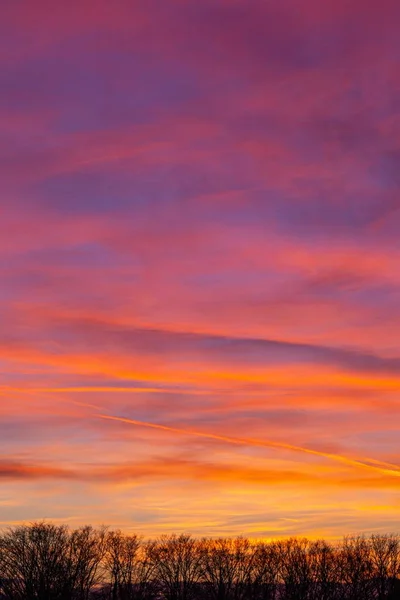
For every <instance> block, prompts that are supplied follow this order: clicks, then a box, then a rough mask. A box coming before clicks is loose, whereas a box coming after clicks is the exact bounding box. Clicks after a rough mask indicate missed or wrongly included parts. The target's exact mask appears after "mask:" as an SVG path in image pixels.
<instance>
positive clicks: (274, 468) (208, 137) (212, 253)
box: [0, 0, 400, 538]
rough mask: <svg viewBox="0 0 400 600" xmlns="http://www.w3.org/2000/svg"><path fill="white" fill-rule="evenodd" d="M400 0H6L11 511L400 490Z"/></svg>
mask: <svg viewBox="0 0 400 600" xmlns="http://www.w3.org/2000/svg"><path fill="white" fill-rule="evenodd" d="M399 19H400V3H399V2H398V0H393V1H391V0H380V1H379V2H378V1H377V0H371V1H369V2H368V1H366V0H325V1H324V0H138V1H135V0H129V1H128V0H126V1H122V0H115V1H109V0H93V1H89V0H79V1H78V0H68V2H67V1H64V0H58V1H56V2H50V0H48V1H44V0H2V2H1V3H0V39H1V42H0V45H1V52H0V130H1V136H0V154H1V159H0V186H1V187H0V192H1V196H0V527H2V526H6V525H10V524H16V523H20V522H29V521H33V520H38V519H49V520H52V521H55V522H63V523H68V524H70V525H71V526H73V527H75V526H78V525H80V524H82V523H92V524H94V525H98V524H101V523H105V524H107V525H110V526H111V527H120V528H122V529H124V530H126V531H134V532H137V533H140V534H143V535H145V536H154V535H159V534H161V533H165V532H178V533H179V532H182V531H185V532H191V533H193V534H195V535H198V536H202V535H210V536H217V535H229V536H231V535H237V534H247V535H249V536H252V537H262V538H274V537H286V536H290V535H308V536H310V537H313V538H314V537H317V536H324V537H327V538H335V537H340V536H341V535H342V534H347V533H355V532H368V533H370V532H393V531H398V529H399V514H400V457H399V448H400V435H399V434H400V235H399V232H400V210H399V209H400V75H399V72H400V71H399V61H400V37H399V22H400V21H399Z"/></svg>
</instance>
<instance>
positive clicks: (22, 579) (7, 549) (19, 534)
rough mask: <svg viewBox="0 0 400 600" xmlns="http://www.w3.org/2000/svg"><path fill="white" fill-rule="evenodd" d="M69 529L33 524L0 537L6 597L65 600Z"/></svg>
mask: <svg viewBox="0 0 400 600" xmlns="http://www.w3.org/2000/svg"><path fill="white" fill-rule="evenodd" d="M68 537H69V536H68V529H67V527H65V526H57V525H52V524H48V523H33V524H32V525H30V526H20V527H16V528H14V529H9V530H7V531H6V532H5V533H3V534H2V536H1V537H0V572H1V577H2V590H3V595H4V596H5V597H6V598H7V599H10V600H26V599H27V598H29V600H63V599H64V598H65V594H66V589H68V585H69V574H68V569H67V564H66V554H67V553H68V541H69V540H68Z"/></svg>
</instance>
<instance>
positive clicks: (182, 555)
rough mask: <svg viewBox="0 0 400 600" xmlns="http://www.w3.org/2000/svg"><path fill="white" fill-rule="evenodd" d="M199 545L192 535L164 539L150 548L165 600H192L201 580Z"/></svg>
mask: <svg viewBox="0 0 400 600" xmlns="http://www.w3.org/2000/svg"><path fill="white" fill-rule="evenodd" d="M197 549H198V543H197V542H196V541H195V540H194V539H193V538H192V537H191V536H190V535H184V534H182V535H179V536H176V535H169V536H168V535H163V536H161V537H160V538H159V539H158V540H157V541H156V542H155V543H153V544H150V545H149V547H148V552H149V556H150V558H151V560H152V563H153V565H154V569H155V575H156V578H157V580H158V581H159V583H160V586H161V590H162V593H163V595H164V598H166V600H190V599H191V598H194V597H195V591H196V588H197V586H198V584H199V580H200V565H199V559H198V551H197Z"/></svg>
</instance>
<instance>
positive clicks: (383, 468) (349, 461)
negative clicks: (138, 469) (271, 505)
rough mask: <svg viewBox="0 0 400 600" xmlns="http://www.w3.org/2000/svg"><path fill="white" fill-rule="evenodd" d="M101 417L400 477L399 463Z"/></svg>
mask: <svg viewBox="0 0 400 600" xmlns="http://www.w3.org/2000/svg"><path fill="white" fill-rule="evenodd" d="M97 416H98V417H99V418H100V419H106V420H110V421H120V422H121V423H128V424H130V425H136V426H137V427H148V428H150V429H158V430H161V431H169V432H171V433H177V434H178V435H191V436H194V437H199V438H205V439H209V440H217V441H220V442H226V443H227V444H235V445H237V446H254V447H258V448H278V449H281V450H290V451H292V452H302V453H303V454H312V455H314V456H321V457H323V458H327V459H329V460H333V461H336V462H341V463H344V464H346V465H349V466H351V467H356V468H362V469H368V470H372V471H378V472H379V473H383V474H384V475H392V476H395V477H400V467H398V466H397V465H390V464H389V463H384V462H380V461H377V460H374V459H368V458H366V459H364V460H365V461H366V462H363V461H362V460H357V459H353V458H348V457H347V456H342V455H340V454H333V453H331V452H321V451H319V450H312V449H310V448H303V447H302V446H293V445H292V444H285V443H284V442H274V441H272V440H258V439H253V438H241V437H231V436H226V435H218V434H214V433H205V432H203V431H197V430H195V429H181V428H178V427H170V426H168V425H159V424H157V423H149V422H147V421H137V420H135V419H128V418H126V417H116V416H112V415H104V414H99V415H97ZM368 461H369V462H368Z"/></svg>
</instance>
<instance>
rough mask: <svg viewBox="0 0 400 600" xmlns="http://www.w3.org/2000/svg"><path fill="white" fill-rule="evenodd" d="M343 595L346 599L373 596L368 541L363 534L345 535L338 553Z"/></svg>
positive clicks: (358, 599) (363, 599)
mask: <svg viewBox="0 0 400 600" xmlns="http://www.w3.org/2000/svg"><path fill="white" fill-rule="evenodd" d="M338 566H339V569H340V579H341V581H342V584H343V587H342V589H343V594H342V595H343V596H344V598H346V599H348V600H365V599H366V598H373V597H374V589H373V587H374V586H373V566H372V560H371V554H370V548H369V543H368V540H367V539H366V538H364V537H363V536H356V537H345V538H344V540H343V542H342V545H341V548H340V552H339V554H338Z"/></svg>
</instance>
